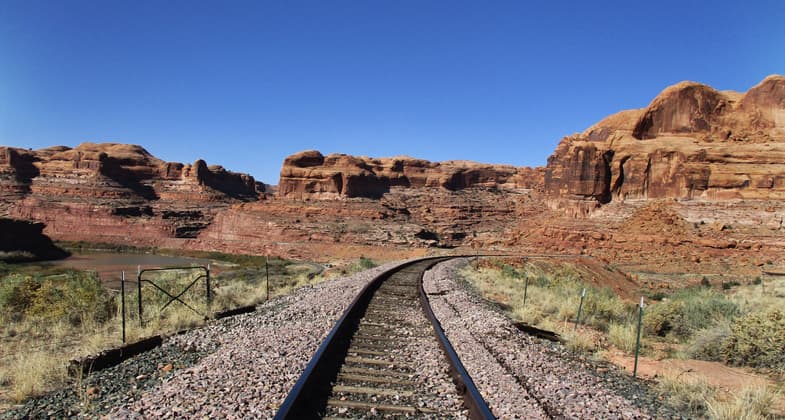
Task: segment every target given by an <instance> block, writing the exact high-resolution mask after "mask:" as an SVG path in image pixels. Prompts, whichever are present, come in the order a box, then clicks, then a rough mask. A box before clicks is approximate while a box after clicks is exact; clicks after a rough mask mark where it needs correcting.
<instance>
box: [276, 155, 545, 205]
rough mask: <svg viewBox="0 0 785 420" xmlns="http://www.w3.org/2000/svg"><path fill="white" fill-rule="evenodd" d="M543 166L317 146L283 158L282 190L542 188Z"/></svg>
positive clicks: (322, 194) (354, 193) (298, 193)
mask: <svg viewBox="0 0 785 420" xmlns="http://www.w3.org/2000/svg"><path fill="white" fill-rule="evenodd" d="M543 176H544V170H543V169H542V168H516V167H514V166H510V165H486V164H481V163H476V162H468V161H446V162H429V161H426V160H422V159H414V158H410V157H405V156H404V157H394V158H376V159H375V158H368V157H357V156H349V155H344V154H331V155H328V156H323V155H322V154H321V153H320V152H318V151H315V150H309V151H304V152H300V153H296V154H294V155H291V156H289V157H287V158H286V160H284V163H283V167H282V168H281V177H280V181H279V183H278V195H279V196H280V197H285V198H295V199H303V198H314V199H334V198H341V197H347V198H350V197H366V198H381V197H382V196H383V195H384V194H386V193H388V192H390V189H391V188H393V187H403V188H443V189H446V190H450V191H458V190H463V189H467V188H502V189H535V190H542V186H543Z"/></svg>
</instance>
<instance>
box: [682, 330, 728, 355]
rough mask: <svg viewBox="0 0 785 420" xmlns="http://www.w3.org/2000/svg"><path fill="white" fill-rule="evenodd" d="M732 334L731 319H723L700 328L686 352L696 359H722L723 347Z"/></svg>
mask: <svg viewBox="0 0 785 420" xmlns="http://www.w3.org/2000/svg"><path fill="white" fill-rule="evenodd" d="M730 334H731V331H730V322H729V321H721V322H719V323H717V324H716V325H712V326H710V327H708V328H704V329H702V330H699V331H697V332H696V333H695V334H693V336H692V339H691V340H690V342H689V344H688V345H687V349H686V353H687V355H688V356H689V357H692V358H695V359H700V360H709V361H721V360H722V349H723V346H724V345H725V340H727V339H728V337H729V336H730Z"/></svg>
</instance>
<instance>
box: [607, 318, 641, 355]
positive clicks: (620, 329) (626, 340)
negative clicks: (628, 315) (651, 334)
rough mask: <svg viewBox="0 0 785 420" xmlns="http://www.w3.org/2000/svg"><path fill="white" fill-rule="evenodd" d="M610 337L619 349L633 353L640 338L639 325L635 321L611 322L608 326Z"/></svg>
mask: <svg viewBox="0 0 785 420" xmlns="http://www.w3.org/2000/svg"><path fill="white" fill-rule="evenodd" d="M608 339H609V340H610V342H611V344H613V345H614V346H616V347H617V348H618V349H619V350H622V351H624V352H626V353H628V354H633V353H635V343H636V341H637V339H638V326H637V325H636V324H634V323H618V322H611V323H610V325H609V326H608Z"/></svg>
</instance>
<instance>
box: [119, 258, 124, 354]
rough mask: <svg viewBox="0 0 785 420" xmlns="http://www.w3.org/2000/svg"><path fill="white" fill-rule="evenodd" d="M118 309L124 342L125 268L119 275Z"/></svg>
mask: <svg viewBox="0 0 785 420" xmlns="http://www.w3.org/2000/svg"><path fill="white" fill-rule="evenodd" d="M120 310H121V311H122V316H121V318H122V319H123V344H125V270H123V272H122V276H121V277H120Z"/></svg>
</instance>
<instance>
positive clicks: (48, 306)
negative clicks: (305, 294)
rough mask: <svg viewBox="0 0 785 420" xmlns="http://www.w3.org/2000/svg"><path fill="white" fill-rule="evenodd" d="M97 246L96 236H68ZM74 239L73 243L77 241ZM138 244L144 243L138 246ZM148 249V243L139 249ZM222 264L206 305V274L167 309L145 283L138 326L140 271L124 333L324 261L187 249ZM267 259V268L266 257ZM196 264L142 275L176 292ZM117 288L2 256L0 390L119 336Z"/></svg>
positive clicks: (308, 273) (141, 332) (234, 300)
mask: <svg viewBox="0 0 785 420" xmlns="http://www.w3.org/2000/svg"><path fill="white" fill-rule="evenodd" d="M71 245H74V246H76V247H82V249H88V248H89V249H94V248H95V246H94V245H91V244H71ZM74 246H72V247H71V249H74ZM123 250H124V251H128V249H123ZM135 251H140V250H135ZM142 251H143V250H142ZM187 254H188V256H192V257H200V258H210V259H212V260H217V261H220V262H221V265H223V267H222V269H221V272H220V273H219V274H217V275H216V273H217V271H216V270H214V271H213V273H212V278H211V286H212V296H213V299H212V304H211V305H210V307H208V305H207V300H206V288H205V282H204V279H200V280H198V281H197V282H196V283H195V284H194V285H193V286H192V287H191V289H189V291H188V292H186V293H184V294H183V295H182V296H181V297H180V299H182V300H183V301H184V302H185V303H187V304H188V306H190V307H191V308H193V309H195V310H196V311H194V310H192V309H191V308H188V307H186V306H184V305H182V304H180V303H179V302H173V303H171V304H170V305H168V306H167V307H166V308H165V309H162V307H163V306H164V305H165V304H166V303H167V302H168V301H169V299H170V298H169V297H168V296H166V295H165V294H163V293H161V292H160V291H158V290H156V289H155V287H153V286H151V285H148V284H145V285H144V290H143V293H142V297H143V308H144V314H143V318H144V327H140V326H139V318H138V312H137V298H138V295H137V288H136V283H135V281H136V279H135V278H133V279H129V280H131V281H129V282H128V284H126V316H127V331H126V332H127V340H128V341H134V340H136V339H139V338H142V337H146V336H150V335H154V334H159V333H164V334H167V333H171V332H174V331H178V330H181V329H183V328H188V327H192V326H196V325H199V324H200V323H202V322H204V319H205V315H210V314H211V313H214V312H216V311H220V310H225V309H233V308H237V307H240V306H247V305H253V304H256V303H259V302H262V301H264V300H265V299H267V295H266V294H267V289H268V287H267V284H266V280H267V275H268V272H269V279H270V284H269V292H270V295H271V297H275V296H277V295H282V294H286V293H290V292H291V291H292V290H294V289H297V288H299V287H302V286H305V285H308V284H313V283H316V282H319V281H321V280H323V279H324V276H323V275H322V274H321V273H320V271H321V270H317V269H318V268H319V267H320V266H318V265H316V264H309V263H293V262H291V261H286V260H283V259H279V258H270V259H269V260H268V261H266V259H265V257H259V256H249V255H229V254H222V253H213V252H188V253H187ZM266 263H267V269H266V268H265V264H266ZM371 266H375V263H374V262H373V261H371V260H369V259H364V258H362V259H360V260H359V261H358V262H356V263H354V264H352V265H351V270H352V271H360V270H363V269H366V268H368V267H371ZM198 274H200V272H199V270H183V271H160V272H156V271H151V272H147V273H145V275H144V278H145V279H149V280H153V281H154V282H155V283H156V284H157V285H158V286H160V287H161V288H163V289H165V290H169V291H170V293H171V294H173V295H175V296H176V295H178V294H179V293H180V292H181V291H182V290H184V289H185V288H186V286H188V285H189V284H190V283H191V282H192V281H193V280H194V278H195V277H196V276H197V275H198ZM120 308H121V302H120V296H119V292H118V291H116V290H114V291H113V290H109V289H107V288H105V287H104V285H103V284H102V283H101V281H100V279H99V278H98V276H97V275H96V274H95V273H92V272H84V271H76V270H70V269H62V268H57V267H51V266H47V265H15V264H6V263H2V262H0V340H2V343H3V345H2V346H1V347H0V395H5V396H7V398H10V399H11V400H13V401H22V400H24V399H26V398H27V397H29V396H31V395H36V394H39V393H41V392H44V391H46V390H47V389H48V388H51V387H53V386H61V385H63V384H65V383H67V375H66V369H65V365H66V362H67V361H68V360H69V359H72V358H75V357H79V356H84V355H86V354H89V353H95V352H97V351H100V350H102V349H105V348H109V347H114V346H117V345H119V344H121V331H120V330H121V322H120V314H121V312H120Z"/></svg>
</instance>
